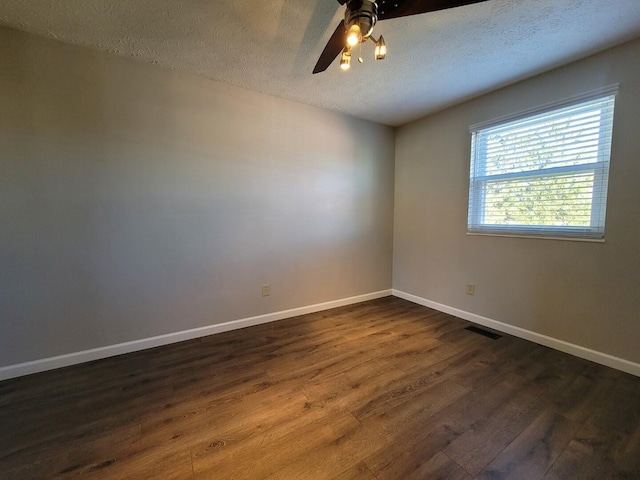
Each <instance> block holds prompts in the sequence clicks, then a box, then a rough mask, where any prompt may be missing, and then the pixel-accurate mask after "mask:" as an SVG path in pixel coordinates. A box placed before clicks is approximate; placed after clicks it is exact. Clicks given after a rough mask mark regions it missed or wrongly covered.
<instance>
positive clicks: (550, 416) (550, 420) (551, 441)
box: [476, 408, 579, 480]
mask: <svg viewBox="0 0 640 480" xmlns="http://www.w3.org/2000/svg"><path fill="white" fill-rule="evenodd" d="M578 428H579V424H577V423H576V422H574V421H572V420H569V419H568V418H566V417H563V416H562V415H560V414H558V413H556V412H555V411H554V410H553V409H551V408H550V409H547V410H546V411H545V412H543V413H542V414H541V415H540V416H539V417H538V418H536V419H535V420H534V421H533V423H531V425H529V427H527V428H526V429H525V430H524V431H523V432H522V433H521V434H520V435H519V436H518V437H517V438H516V439H515V440H514V441H513V442H512V443H510V444H509V446H507V448H505V449H504V450H503V451H502V453H501V454H500V455H498V456H497V457H496V458H495V459H494V460H493V461H492V462H491V463H490V464H489V465H488V466H487V467H486V468H485V469H484V470H483V471H482V472H481V473H480V474H479V475H477V476H476V479H477V480H489V479H508V478H526V479H527V480H538V479H541V478H542V477H543V476H544V475H545V473H546V472H547V470H548V469H549V468H550V467H551V465H552V464H553V463H554V462H555V460H556V459H557V458H558V457H559V456H560V454H561V453H562V452H563V451H564V449H565V448H566V446H567V445H568V444H569V442H570V441H571V439H572V438H573V436H574V435H575V433H576V431H577V430H578Z"/></svg>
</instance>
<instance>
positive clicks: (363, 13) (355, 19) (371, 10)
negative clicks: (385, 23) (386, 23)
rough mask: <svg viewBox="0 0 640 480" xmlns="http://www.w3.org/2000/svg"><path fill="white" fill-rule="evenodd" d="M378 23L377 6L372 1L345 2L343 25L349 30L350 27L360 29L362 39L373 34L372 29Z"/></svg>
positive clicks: (350, 0)
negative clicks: (353, 26)
mask: <svg viewBox="0 0 640 480" xmlns="http://www.w3.org/2000/svg"><path fill="white" fill-rule="evenodd" d="M377 21H378V4H377V3H376V2H375V1H372V0H347V9H346V10H345V13H344V23H345V26H346V27H347V30H349V27H351V26H352V25H357V26H358V27H360V32H361V34H362V38H363V39H366V38H368V37H369V36H370V35H371V34H372V33H373V27H374V25H375V24H376V22H377Z"/></svg>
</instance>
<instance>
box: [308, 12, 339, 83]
mask: <svg viewBox="0 0 640 480" xmlns="http://www.w3.org/2000/svg"><path fill="white" fill-rule="evenodd" d="M346 44H347V31H346V30H345V28H344V20H342V21H341V22H340V24H339V25H338V28H336V31H335V32H333V35H331V38H330V39H329V41H328V42H327V46H326V47H324V50H323V51H322V53H321V54H320V58H319V59H318V63H316V66H315V68H314V69H313V73H320V72H324V71H325V70H326V69H327V68H329V65H331V63H332V62H333V61H334V60H335V58H336V57H337V56H338V55H340V52H342V49H343V48H344V46H345V45H346Z"/></svg>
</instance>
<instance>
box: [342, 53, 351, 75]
mask: <svg viewBox="0 0 640 480" xmlns="http://www.w3.org/2000/svg"><path fill="white" fill-rule="evenodd" d="M350 67H351V52H349V50H347V49H346V48H345V49H344V51H343V52H342V56H341V57H340V68H341V69H342V70H349V68H350Z"/></svg>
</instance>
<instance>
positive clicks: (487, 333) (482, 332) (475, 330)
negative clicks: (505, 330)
mask: <svg viewBox="0 0 640 480" xmlns="http://www.w3.org/2000/svg"><path fill="white" fill-rule="evenodd" d="M465 330H469V331H470V332H473V333H479V334H480V335H484V336H485V337H489V338H490V339H492V340H497V339H499V338H500V337H502V335H498V334H497V333H493V332H490V331H489V330H485V329H483V328H478V327H474V326H473V325H472V326H470V327H467V328H465Z"/></svg>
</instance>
